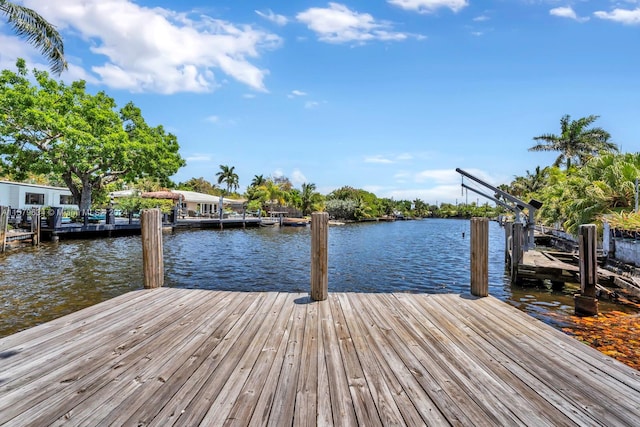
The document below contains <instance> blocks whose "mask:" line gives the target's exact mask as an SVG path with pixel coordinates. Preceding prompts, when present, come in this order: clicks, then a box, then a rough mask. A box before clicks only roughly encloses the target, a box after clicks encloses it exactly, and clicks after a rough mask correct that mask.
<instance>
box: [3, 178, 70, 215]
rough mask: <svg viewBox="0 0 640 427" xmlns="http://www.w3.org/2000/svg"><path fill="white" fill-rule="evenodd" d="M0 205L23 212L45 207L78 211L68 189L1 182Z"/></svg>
mask: <svg viewBox="0 0 640 427" xmlns="http://www.w3.org/2000/svg"><path fill="white" fill-rule="evenodd" d="M0 205H1V206H10V207H11V208H12V209H21V210H24V209H30V208H36V207H39V208H41V207H43V206H51V207H62V208H64V209H65V210H66V209H74V210H77V209H78V206H77V205H76V204H75V201H74V199H73V195H72V194H71V191H69V189H68V188H65V187H51V186H48V185H38V184H25V183H20V182H12V181H0Z"/></svg>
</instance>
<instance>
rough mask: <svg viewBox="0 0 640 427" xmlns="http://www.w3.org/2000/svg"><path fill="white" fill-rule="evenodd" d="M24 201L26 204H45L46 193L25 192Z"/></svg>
mask: <svg viewBox="0 0 640 427" xmlns="http://www.w3.org/2000/svg"><path fill="white" fill-rule="evenodd" d="M24 203H25V205H44V194H38V193H25V194H24Z"/></svg>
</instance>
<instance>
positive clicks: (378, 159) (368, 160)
mask: <svg viewBox="0 0 640 427" xmlns="http://www.w3.org/2000/svg"><path fill="white" fill-rule="evenodd" d="M364 162H365V163H382V164H389V163H393V160H391V159H388V158H386V157H383V156H381V155H377V156H370V157H365V159H364Z"/></svg>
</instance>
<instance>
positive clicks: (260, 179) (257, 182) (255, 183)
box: [250, 175, 267, 187]
mask: <svg viewBox="0 0 640 427" xmlns="http://www.w3.org/2000/svg"><path fill="white" fill-rule="evenodd" d="M266 183H267V180H266V179H265V177H264V175H254V176H253V179H252V180H251V185H250V187H260V186H261V185H265V184H266Z"/></svg>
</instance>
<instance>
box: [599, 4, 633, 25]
mask: <svg viewBox="0 0 640 427" xmlns="http://www.w3.org/2000/svg"><path fill="white" fill-rule="evenodd" d="M593 14H594V15H595V16H596V17H598V18H600V19H607V20H609V21H615V22H620V23H622V24H627V25H639V24H640V7H638V8H636V9H634V10H629V9H614V10H613V11H611V12H603V11H597V12H594V13H593Z"/></svg>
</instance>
